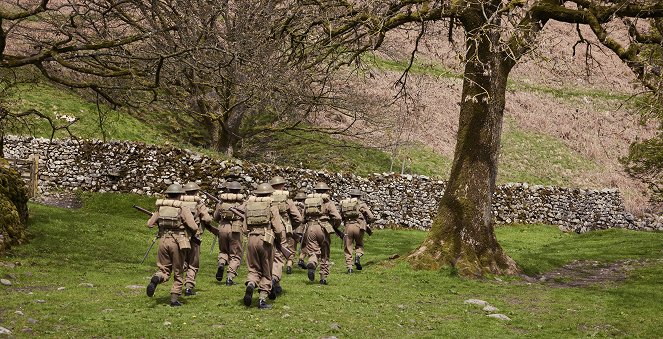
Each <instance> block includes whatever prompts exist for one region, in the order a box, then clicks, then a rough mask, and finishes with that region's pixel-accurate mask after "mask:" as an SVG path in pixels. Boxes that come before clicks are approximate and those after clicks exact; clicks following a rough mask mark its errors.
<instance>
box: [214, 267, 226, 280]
mask: <svg viewBox="0 0 663 339" xmlns="http://www.w3.org/2000/svg"><path fill="white" fill-rule="evenodd" d="M225 268H226V267H225V266H224V265H223V264H221V265H219V268H217V269H216V281H222V280H223V271H224V270H225Z"/></svg>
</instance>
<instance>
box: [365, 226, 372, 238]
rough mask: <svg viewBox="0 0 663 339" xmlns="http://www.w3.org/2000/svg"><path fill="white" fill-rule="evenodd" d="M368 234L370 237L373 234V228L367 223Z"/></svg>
mask: <svg viewBox="0 0 663 339" xmlns="http://www.w3.org/2000/svg"><path fill="white" fill-rule="evenodd" d="M366 234H368V236H369V237H370V236H372V235H373V229H372V228H371V226H368V225H366Z"/></svg>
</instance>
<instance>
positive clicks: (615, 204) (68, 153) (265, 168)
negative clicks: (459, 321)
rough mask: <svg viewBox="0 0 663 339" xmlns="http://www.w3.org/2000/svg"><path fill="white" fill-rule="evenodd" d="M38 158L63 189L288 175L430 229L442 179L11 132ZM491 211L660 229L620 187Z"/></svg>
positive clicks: (523, 195)
mask: <svg viewBox="0 0 663 339" xmlns="http://www.w3.org/2000/svg"><path fill="white" fill-rule="evenodd" d="M33 153H34V154H38V155H39V157H40V159H41V160H40V177H39V191H40V193H42V194H49V192H57V191H62V190H85V191H95V192H130V193H136V194H150V195H151V194H156V193H159V192H161V191H163V190H164V189H165V188H166V187H167V186H168V185H170V184H171V183H174V182H177V183H186V182H188V181H196V182H198V183H199V184H200V185H201V187H203V189H206V190H208V191H209V192H210V193H214V194H216V193H217V192H218V191H219V189H218V188H219V187H221V185H222V184H223V183H224V182H225V181H226V180H237V181H239V182H240V183H242V185H243V186H244V187H245V188H248V189H249V190H250V189H253V188H255V187H256V186H257V185H258V184H259V183H261V182H265V181H268V180H269V178H271V177H272V176H275V175H281V176H283V177H285V178H286V179H287V180H288V181H289V183H290V185H289V189H290V190H291V191H296V190H298V189H304V190H306V191H309V192H310V191H312V187H313V185H314V184H315V183H316V182H317V181H325V182H326V183H327V184H329V185H330V187H331V188H332V195H333V196H334V198H335V199H337V200H338V199H342V198H345V197H346V192H347V191H348V190H349V189H350V188H355V187H356V188H359V189H361V190H362V191H364V192H365V193H366V194H365V197H364V198H365V200H366V201H367V203H368V204H369V206H370V207H371V208H372V209H373V210H374V211H375V212H376V215H378V216H379V218H380V219H379V221H378V222H377V223H378V225H380V226H387V225H393V224H396V225H400V226H403V227H409V228H418V229H426V228H428V227H430V225H431V223H432V217H433V216H434V214H435V212H436V209H437V202H438V200H439V198H440V197H441V196H442V193H443V191H444V186H445V183H444V182H443V181H437V180H431V179H429V178H427V177H425V176H416V175H399V174H375V175H371V176H370V177H368V178H362V177H359V176H355V175H352V174H347V173H328V172H324V171H313V170H306V169H297V168H289V167H277V166H273V165H266V164H250V163H247V162H242V161H239V160H221V159H216V158H212V157H209V156H206V155H202V154H199V153H196V152H192V151H189V150H185V149H178V148H174V147H170V146H164V147H157V146H152V145H145V144H141V143H131V142H106V143H103V142H101V141H94V140H93V141H75V140H54V141H53V142H52V143H51V142H49V141H48V140H46V139H34V138H21V137H7V138H6V140H5V156H6V157H8V158H23V159H25V158H28V157H29V156H30V155H32V154H33ZM493 214H494V216H495V220H496V222H497V223H498V224H505V223H514V222H517V223H546V224H552V225H558V226H559V227H560V228H561V229H563V230H565V231H575V232H585V231H588V230H593V229H605V228H610V227H621V228H629V229H640V230H663V217H661V216H647V217H646V218H641V219H636V218H634V217H633V215H631V214H630V213H627V212H625V211H624V207H623V202H622V198H621V196H620V194H619V192H618V191H617V190H615V189H603V190H583V189H571V188H561V187H550V186H529V185H527V184H507V185H503V186H500V187H498V189H497V191H496V192H495V196H494V203H493Z"/></svg>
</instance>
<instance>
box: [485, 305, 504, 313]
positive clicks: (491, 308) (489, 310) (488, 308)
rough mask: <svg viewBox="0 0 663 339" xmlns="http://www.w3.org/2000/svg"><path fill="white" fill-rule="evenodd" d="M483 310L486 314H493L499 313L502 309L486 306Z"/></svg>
mask: <svg viewBox="0 0 663 339" xmlns="http://www.w3.org/2000/svg"><path fill="white" fill-rule="evenodd" d="M483 310H484V311H486V312H491V313H493V312H497V311H499V310H500V309H499V308H497V307H495V306H491V305H486V306H485V307H484V308H483Z"/></svg>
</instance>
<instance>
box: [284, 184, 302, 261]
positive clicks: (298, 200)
mask: <svg viewBox="0 0 663 339" xmlns="http://www.w3.org/2000/svg"><path fill="white" fill-rule="evenodd" d="M293 200H294V201H295V207H297V210H299V214H301V215H302V216H304V200H306V192H303V191H299V192H297V194H296V195H295V197H294V198H293ZM292 233H293V235H294V238H295V240H298V241H295V246H294V247H293V251H292V252H293V253H296V252H297V244H299V245H300V246H299V251H300V253H299V261H297V266H299V267H300V268H306V264H305V263H304V258H305V257H306V252H305V251H304V243H305V242H304V240H305V238H304V233H306V224H304V223H302V224H301V225H299V227H297V228H295V229H294V230H292ZM286 273H288V271H286Z"/></svg>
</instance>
